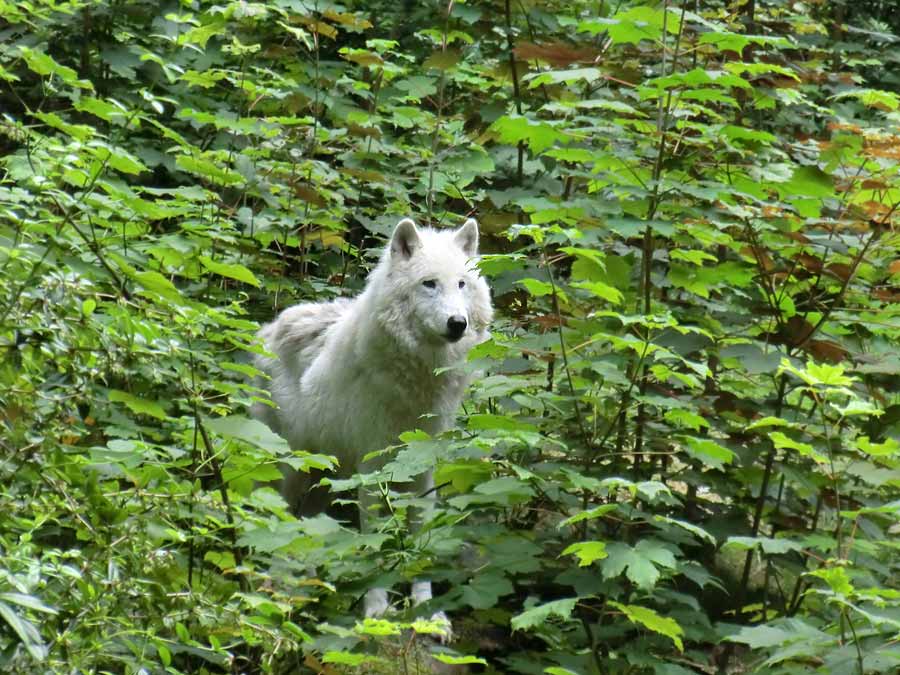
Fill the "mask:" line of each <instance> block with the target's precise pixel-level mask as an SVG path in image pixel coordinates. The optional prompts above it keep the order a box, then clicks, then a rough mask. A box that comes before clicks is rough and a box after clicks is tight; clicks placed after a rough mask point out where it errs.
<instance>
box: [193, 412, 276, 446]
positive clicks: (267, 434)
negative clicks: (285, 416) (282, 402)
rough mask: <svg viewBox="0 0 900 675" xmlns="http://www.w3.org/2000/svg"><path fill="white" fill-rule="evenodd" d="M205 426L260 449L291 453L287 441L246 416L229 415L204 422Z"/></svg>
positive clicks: (218, 434) (216, 432)
mask: <svg viewBox="0 0 900 675" xmlns="http://www.w3.org/2000/svg"><path fill="white" fill-rule="evenodd" d="M204 424H205V426H206V427H207V428H208V429H209V430H211V431H212V432H213V433H215V434H216V435H217V436H222V437H223V438H237V439H239V440H242V441H244V442H245V443H250V444H251V445H255V446H256V447H258V448H263V449H266V450H270V451H272V452H274V453H276V454H279V455H282V454H286V453H288V452H289V451H290V449H289V447H288V444H287V441H285V440H284V439H283V438H282V437H281V436H279V435H278V434H276V433H275V432H274V431H272V430H271V429H269V427H267V426H266V425H265V424H263V423H262V422H260V421H259V420H254V419H249V418H248V417H245V416H244V415H229V416H228V417H214V418H209V419H206V420H204Z"/></svg>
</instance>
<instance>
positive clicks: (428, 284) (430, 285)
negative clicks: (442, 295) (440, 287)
mask: <svg viewBox="0 0 900 675" xmlns="http://www.w3.org/2000/svg"><path fill="white" fill-rule="evenodd" d="M422 285H423V286H424V287H425V288H437V282H436V281H435V280H434V279H426V280H425V281H423V282H422Z"/></svg>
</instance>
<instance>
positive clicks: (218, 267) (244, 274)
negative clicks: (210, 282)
mask: <svg viewBox="0 0 900 675" xmlns="http://www.w3.org/2000/svg"><path fill="white" fill-rule="evenodd" d="M200 262H201V263H202V264H203V266H204V267H205V268H206V269H208V270H209V271H210V272H212V273H213V274H218V275H219V276H221V277H228V278H229V279H236V280H237V281H242V282H244V283H245V284H250V285H251V286H256V287H257V288H259V279H257V278H256V276H254V274H253V272H251V271H250V270H248V269H247V268H246V267H244V266H243V265H241V264H238V263H231V264H228V263H220V262H216V261H215V260H212V259H210V258H208V257H207V256H201V257H200Z"/></svg>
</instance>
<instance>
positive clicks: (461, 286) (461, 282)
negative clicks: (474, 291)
mask: <svg viewBox="0 0 900 675" xmlns="http://www.w3.org/2000/svg"><path fill="white" fill-rule="evenodd" d="M459 287H460V288H465V287H466V282H465V281H462V280H460V282H459Z"/></svg>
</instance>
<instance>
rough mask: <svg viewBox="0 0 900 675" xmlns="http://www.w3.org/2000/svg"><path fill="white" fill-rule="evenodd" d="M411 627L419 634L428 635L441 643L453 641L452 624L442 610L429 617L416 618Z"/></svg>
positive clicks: (446, 643)
mask: <svg viewBox="0 0 900 675" xmlns="http://www.w3.org/2000/svg"><path fill="white" fill-rule="evenodd" d="M412 627H413V630H414V631H416V632H417V633H419V634H420V635H428V636H429V637H432V638H434V639H435V640H438V641H439V642H440V643H441V644H442V645H448V644H450V643H451V642H452V641H453V624H452V623H450V619H448V618H447V615H446V614H444V613H443V612H435V613H434V614H432V615H431V618H430V619H418V620H417V621H415V622H413V625H412Z"/></svg>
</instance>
